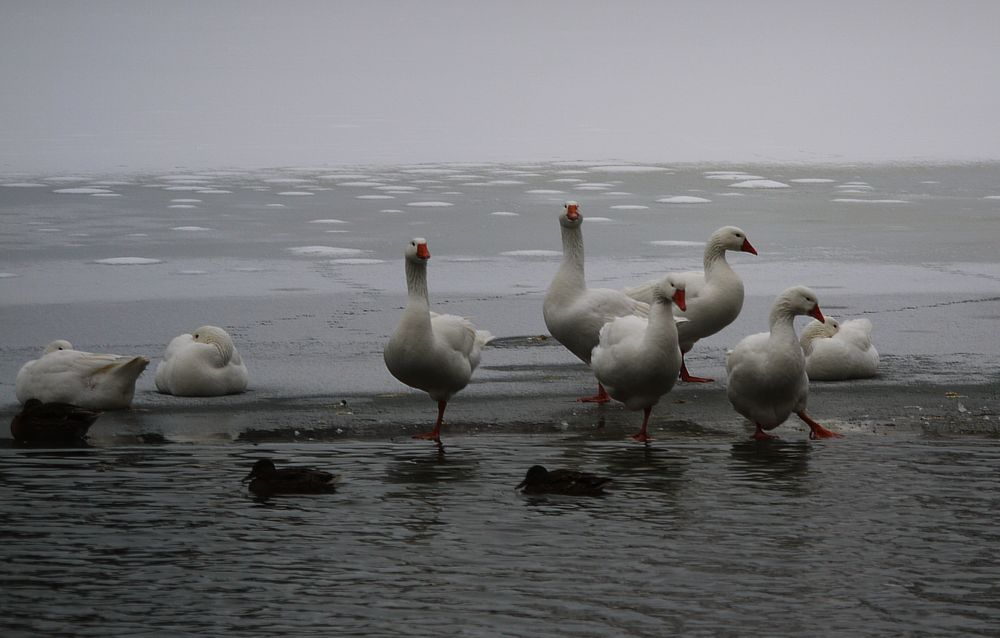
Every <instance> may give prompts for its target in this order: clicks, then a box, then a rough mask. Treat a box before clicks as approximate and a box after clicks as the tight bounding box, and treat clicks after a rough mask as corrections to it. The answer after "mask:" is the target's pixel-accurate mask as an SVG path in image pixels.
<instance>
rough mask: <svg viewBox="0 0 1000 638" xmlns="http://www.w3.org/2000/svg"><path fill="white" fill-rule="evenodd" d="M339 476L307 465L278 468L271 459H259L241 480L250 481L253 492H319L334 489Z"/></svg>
mask: <svg viewBox="0 0 1000 638" xmlns="http://www.w3.org/2000/svg"><path fill="white" fill-rule="evenodd" d="M340 480H341V477H340V475H339V474H331V473H329V472H323V471H322V470H314V469H312V468H308V467H285V468H281V469H278V468H276V467H275V466H274V462H273V461H272V460H271V459H260V460H259V461H257V462H256V463H254V464H253V469H251V470H250V473H249V474H247V475H246V477H245V478H244V479H243V482H244V483H246V482H247V481H250V486H249V487H250V491H251V492H254V493H255V494H320V493H323V492H332V491H334V489H336V485H337V483H339V482H340Z"/></svg>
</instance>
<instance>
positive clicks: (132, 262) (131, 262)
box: [94, 257, 163, 266]
mask: <svg viewBox="0 0 1000 638" xmlns="http://www.w3.org/2000/svg"><path fill="white" fill-rule="evenodd" d="M94 263H95V264H103V265H105V266H146V265H149V264H162V263H163V260H162V259H150V258H149V257H109V258H108V259H98V260H95V261H94Z"/></svg>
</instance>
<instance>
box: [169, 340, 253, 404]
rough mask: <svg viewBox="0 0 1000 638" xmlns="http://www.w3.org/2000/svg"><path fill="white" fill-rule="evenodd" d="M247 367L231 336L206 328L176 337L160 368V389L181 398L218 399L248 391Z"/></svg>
mask: <svg viewBox="0 0 1000 638" xmlns="http://www.w3.org/2000/svg"><path fill="white" fill-rule="evenodd" d="M247 380H248V376H247V367H246V365H245V364H244V363H243V358H242V357H240V353H239V351H238V350H237V349H236V344H234V343H233V338H232V337H230V336H229V333H228V332H226V331H225V330H223V329H222V328H219V327H217V326H202V327H200V328H198V329H197V330H195V331H194V332H193V333H191V334H187V333H185V334H182V335H179V336H177V337H174V338H173V339H172V340H171V341H170V344H169V345H167V349H166V352H164V353H163V361H161V362H160V364H159V365H158V366H156V389H157V390H159V391H160V392H162V393H164V394H173V395H175V396H179V397H217V396H223V395H226V394H239V393H240V392H243V391H244V390H246V388H247Z"/></svg>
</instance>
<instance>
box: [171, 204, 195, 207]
mask: <svg viewBox="0 0 1000 638" xmlns="http://www.w3.org/2000/svg"><path fill="white" fill-rule="evenodd" d="M167 208H198V207H197V206H195V205H194V204H171V205H169V206H167Z"/></svg>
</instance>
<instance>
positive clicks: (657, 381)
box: [590, 275, 685, 442]
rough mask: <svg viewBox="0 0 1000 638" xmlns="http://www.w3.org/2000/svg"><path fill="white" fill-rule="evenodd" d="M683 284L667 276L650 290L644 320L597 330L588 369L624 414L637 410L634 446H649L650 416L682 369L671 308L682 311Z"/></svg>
mask: <svg viewBox="0 0 1000 638" xmlns="http://www.w3.org/2000/svg"><path fill="white" fill-rule="evenodd" d="M684 297H685V291H684V284H683V283H681V282H679V281H676V280H675V279H674V277H673V275H667V276H666V277H664V278H663V280H662V281H660V282H659V283H658V284H657V285H656V286H655V288H654V294H653V305H652V306H651V307H650V309H649V319H645V318H643V317H635V316H628V317H617V318H615V319H613V320H611V321H609V322H608V323H606V324H604V327H603V328H601V334H600V341H599V343H598V344H597V347H595V348H594V355H593V357H592V358H591V361H590V365H591V367H593V369H594V375H595V376H596V377H597V379H598V380H599V381H600V382H601V383H602V384H603V386H604V387H605V388H606V389H607V391H608V394H610V395H611V398H613V399H615V400H617V401H621V402H622V403H624V404H625V407H626V408H628V409H629V410H642V411H643V417H642V429H641V430H639V432H638V433H637V434H634V435H632V438H633V439H635V440H636V441H642V442H646V441H649V440H650V437H649V434H648V433H647V431H646V430H647V426H648V424H649V415H650V413H651V412H652V411H653V406H654V405H656V404H657V403H658V402H659V401H660V398H661V397H662V396H663V395H664V394H666V393H667V392H670V390H671V388H673V387H674V384H675V383H676V382H677V375H678V372H680V369H681V350H680V347H679V346H678V345H677V323H676V322H675V320H674V312H673V304H677V307H678V308H679V309H680V310H682V311H683V310H684V308H685V299H684Z"/></svg>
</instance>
